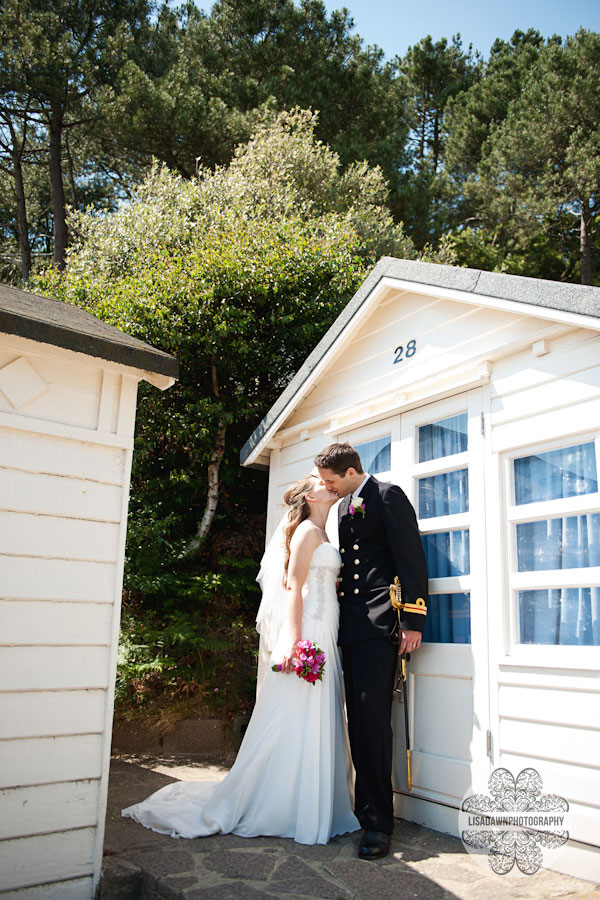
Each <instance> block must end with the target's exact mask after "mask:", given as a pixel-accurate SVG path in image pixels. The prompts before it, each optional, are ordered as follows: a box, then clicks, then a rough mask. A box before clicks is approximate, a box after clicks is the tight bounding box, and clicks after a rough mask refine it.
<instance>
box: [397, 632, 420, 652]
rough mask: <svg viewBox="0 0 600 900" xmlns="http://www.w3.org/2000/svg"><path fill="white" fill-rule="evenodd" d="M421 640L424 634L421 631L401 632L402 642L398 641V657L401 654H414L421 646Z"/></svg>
mask: <svg viewBox="0 0 600 900" xmlns="http://www.w3.org/2000/svg"><path fill="white" fill-rule="evenodd" d="M421 638H422V634H421V632H420V631H405V630H404V629H403V630H402V631H401V632H400V640H399V641H398V656H400V654H401V653H412V652H413V650H418V649H419V647H420V646H421Z"/></svg>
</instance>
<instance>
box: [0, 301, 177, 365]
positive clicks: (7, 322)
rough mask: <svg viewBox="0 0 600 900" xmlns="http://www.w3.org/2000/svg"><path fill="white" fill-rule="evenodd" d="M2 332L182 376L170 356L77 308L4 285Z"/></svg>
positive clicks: (1, 304)
mask: <svg viewBox="0 0 600 900" xmlns="http://www.w3.org/2000/svg"><path fill="white" fill-rule="evenodd" d="M0 331H4V332H5V333H7V334H15V335H18V336H19V337H24V338H29V339H30V340H33V341H41V342H43V343H46V344H53V345H54V346H56V347H64V348H65V349H67V350H75V351H76V352H77V353H85V354H86V355H87V356H94V357H98V358H99V359H106V360H110V361H112V362H117V363H122V364H123V365H126V366H131V367H133V368H135V369H143V370H144V371H146V372H152V373H156V374H159V375H166V376H168V377H171V378H178V377H179V361H178V360H177V359H176V358H175V357H174V356H171V354H170V353H165V352H164V351H163V350H157V349H156V348H155V347H151V346H150V344H146V343H144V341H140V340H138V338H134V337H131V336H130V335H128V334H124V333H123V332H122V331H119V330H118V329H117V328H113V326H112V325H107V324H106V322H102V321H101V320H100V319H97V318H96V316H93V315H91V313H88V312H86V311H85V310H83V309H80V308H79V307H78V306H72V305H71V304H70V303H64V302H63V301H62V300H51V299H50V298H49V297H42V296H40V295H39V294H32V293H30V292H28V291H21V290H19V289H18V288H14V287H9V286H8V285H5V284H0Z"/></svg>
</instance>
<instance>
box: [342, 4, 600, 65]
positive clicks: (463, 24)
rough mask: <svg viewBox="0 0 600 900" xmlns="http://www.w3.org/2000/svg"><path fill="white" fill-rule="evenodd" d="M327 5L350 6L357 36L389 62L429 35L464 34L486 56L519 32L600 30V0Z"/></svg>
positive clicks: (468, 42) (545, 33) (437, 36)
mask: <svg viewBox="0 0 600 900" xmlns="http://www.w3.org/2000/svg"><path fill="white" fill-rule="evenodd" d="M325 6H326V7H327V9H328V10H329V12H331V11H332V10H334V9H340V8H342V7H343V6H346V7H347V8H348V9H349V10H350V13H351V15H352V18H353V19H354V24H355V30H356V32H357V33H358V34H359V35H360V36H361V37H362V38H363V39H364V40H365V42H366V43H367V44H377V45H378V46H379V47H381V49H382V50H383V51H384V53H385V55H386V58H387V59H392V58H393V57H394V56H395V55H396V54H398V55H400V56H402V55H403V54H404V53H405V52H406V50H407V48H408V47H409V46H410V45H411V44H416V43H417V42H418V41H419V40H420V39H421V38H422V37H425V36H426V35H428V34H431V36H432V37H433V39H434V40H439V39H440V38H442V37H447V38H450V37H452V35H453V34H456V33H457V32H460V34H461V37H462V40H463V47H465V48H466V47H467V46H468V45H469V44H470V43H472V44H473V49H474V50H480V51H481V52H482V53H483V55H484V57H487V55H488V52H489V49H490V47H491V45H492V43H493V42H494V40H495V39H496V38H497V37H499V38H503V39H504V40H506V39H508V38H510V36H511V35H512V33H513V32H514V31H515V30H516V29H517V28H520V29H521V31H527V29H528V28H536V29H537V30H538V31H540V32H541V34H542V35H543V36H544V37H550V36H551V35H553V34H560V35H562V36H563V37H566V35H568V34H575V32H576V31H577V30H578V28H580V27H583V28H586V29H587V30H589V31H600V0H500V2H490V0H345V2H344V0H340V2H336V0H325Z"/></svg>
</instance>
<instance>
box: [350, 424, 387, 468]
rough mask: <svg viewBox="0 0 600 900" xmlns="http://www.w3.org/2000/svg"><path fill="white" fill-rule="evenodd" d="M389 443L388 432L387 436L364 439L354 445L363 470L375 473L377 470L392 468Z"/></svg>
mask: <svg viewBox="0 0 600 900" xmlns="http://www.w3.org/2000/svg"><path fill="white" fill-rule="evenodd" d="M391 445H392V439H391V436H390V435H389V434H388V435H387V437H383V438H377V440H375V441H365V442H364V443H362V444H355V445H354V449H355V450H357V451H358V455H359V456H360V461H361V463H362V467H363V469H364V470H365V472H369V474H370V475H377V473H378V472H389V471H390V469H391V468H392V457H391Z"/></svg>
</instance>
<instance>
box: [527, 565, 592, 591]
mask: <svg viewBox="0 0 600 900" xmlns="http://www.w3.org/2000/svg"><path fill="white" fill-rule="evenodd" d="M511 587H512V589H513V590H515V591H535V590H552V589H554V588H570V587H572V588H578V587H600V566H590V568H587V569H542V570H539V569H538V570H536V571H535V572H513V575H512V578H511Z"/></svg>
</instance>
